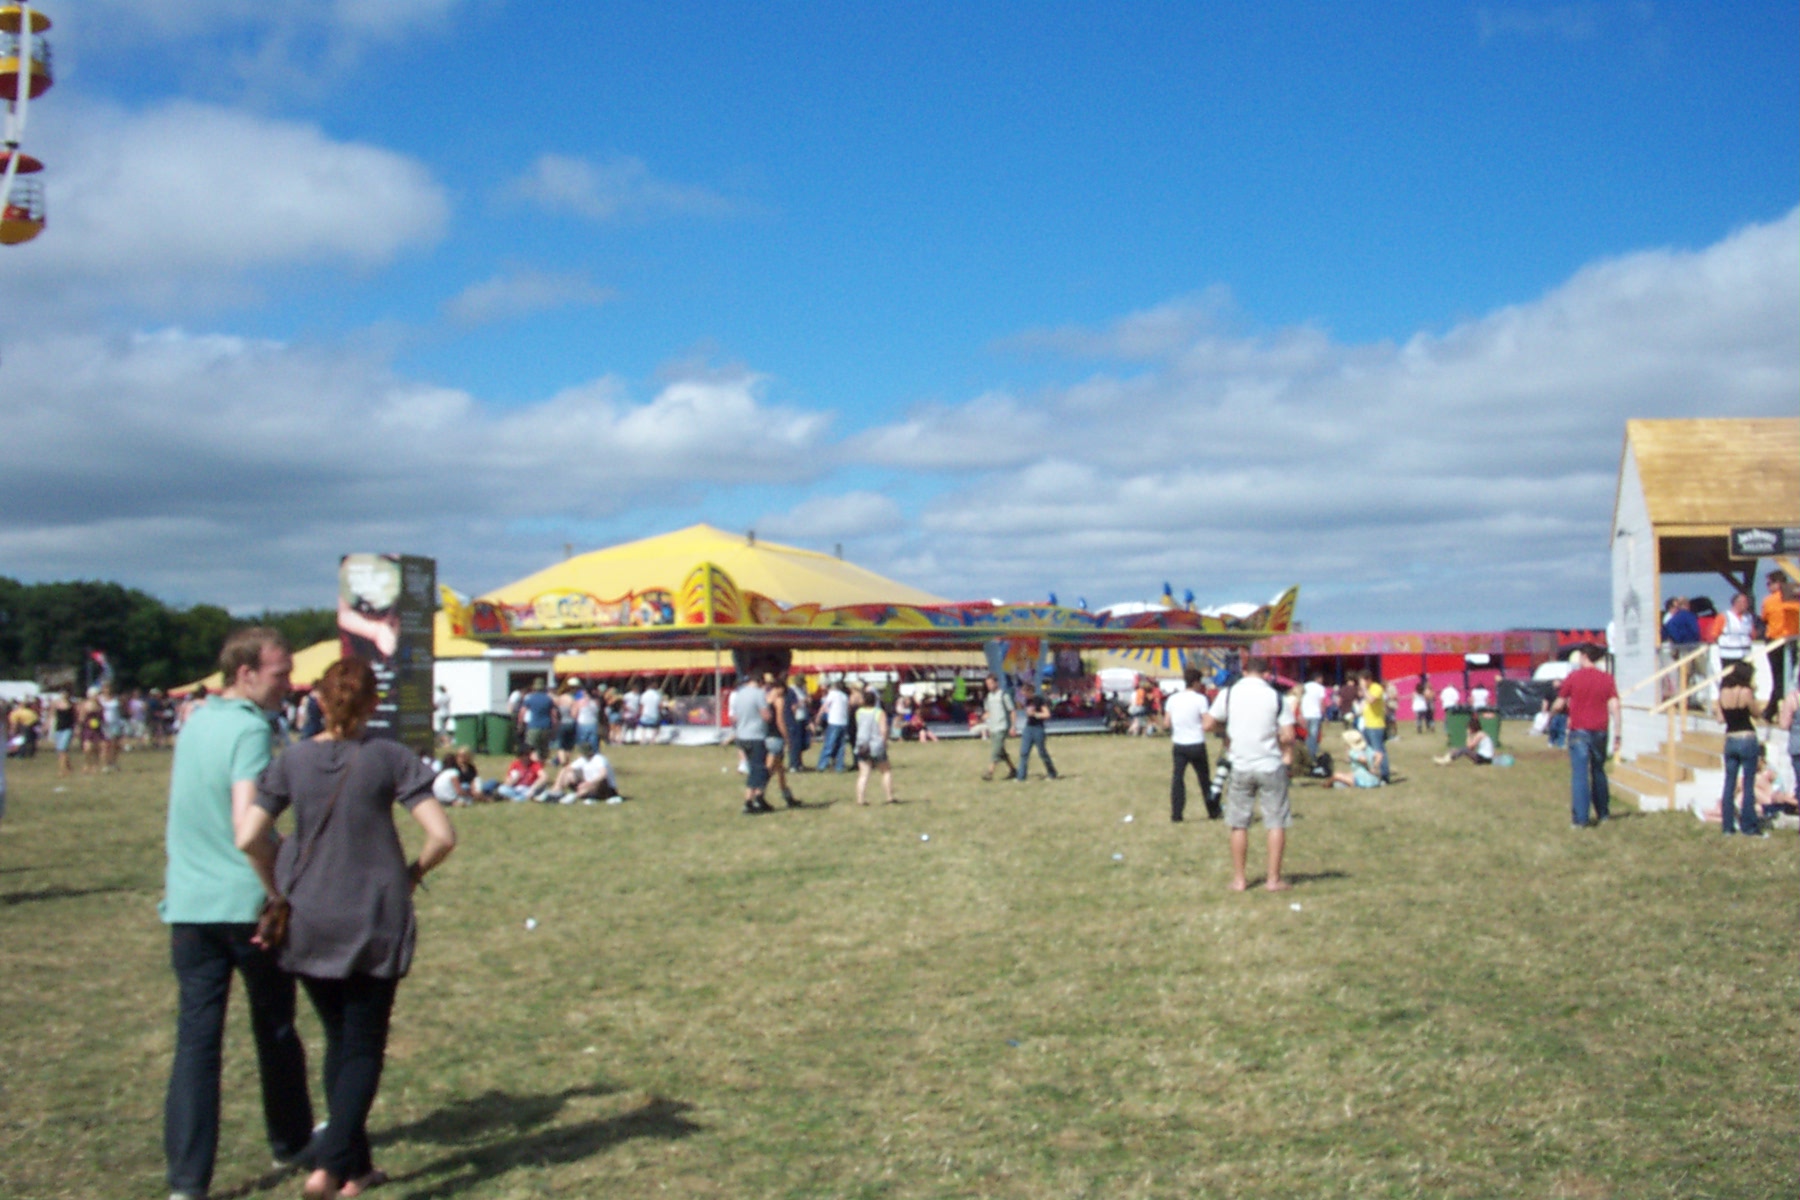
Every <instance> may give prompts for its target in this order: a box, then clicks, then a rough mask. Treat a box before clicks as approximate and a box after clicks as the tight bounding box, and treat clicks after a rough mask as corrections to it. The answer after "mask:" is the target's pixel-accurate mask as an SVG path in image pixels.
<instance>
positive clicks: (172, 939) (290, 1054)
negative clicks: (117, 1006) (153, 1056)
mask: <svg viewBox="0 0 1800 1200" xmlns="http://www.w3.org/2000/svg"><path fill="white" fill-rule="evenodd" d="M255 932H256V926H254V925H237V924H230V925H188V924H176V925H171V926H169V962H170V964H171V965H172V966H173V967H174V968H175V980H176V983H177V985H178V987H179V988H180V1009H179V1011H178V1014H177V1016H176V1019H175V1061H174V1063H173V1065H172V1066H171V1067H170V1070H169V1092H168V1096H167V1098H166V1099H165V1100H164V1102H163V1153H164V1155H165V1157H166V1158H167V1159H168V1166H169V1190H170V1191H175V1192H192V1193H193V1194H195V1195H197V1196H198V1195H204V1194H205V1193H206V1190H207V1189H208V1188H209V1187H211V1186H212V1175H213V1162H214V1159H215V1158H216V1156H217V1154H218V1148H219V1068H220V1066H221V1064H222V1063H223V1062H224V1057H225V1007H226V1002H227V1001H228V1000H229V999H230V998H231V973H232V972H233V971H234V970H235V971H236V972H237V973H238V974H239V975H241V976H243V979H244V992H245V994H246V995H247V996H248V997H249V1000H250V1032H251V1035H252V1036H253V1037H254V1038H255V1040H256V1062H257V1066H258V1067H259V1068H260V1070H261V1074H262V1102H263V1125H264V1128H265V1129H266V1130H267V1131H268V1135H269V1147H270V1149H272V1150H273V1151H274V1152H275V1156H276V1157H277V1158H283V1159H287V1158H293V1157H295V1156H296V1155H298V1154H299V1153H300V1152H301V1151H303V1150H305V1149H306V1143H307V1141H308V1140H309V1139H310V1138H311V1137H312V1123H313V1122H312V1101H311V1099H310V1098H308V1096H307V1094H306V1049H305V1047H304V1046H303V1045H301V1042H300V1033H299V1031H298V1030H296V1029H295V1028H294V978H293V976H291V975H288V974H285V973H284V972H283V971H282V970H281V968H279V967H277V966H276V965H275V958H274V956H273V955H271V954H268V953H266V952H264V951H263V950H261V949H259V948H258V947H256V946H253V945H251V944H250V936H251V935H252V934H253V933H255Z"/></svg>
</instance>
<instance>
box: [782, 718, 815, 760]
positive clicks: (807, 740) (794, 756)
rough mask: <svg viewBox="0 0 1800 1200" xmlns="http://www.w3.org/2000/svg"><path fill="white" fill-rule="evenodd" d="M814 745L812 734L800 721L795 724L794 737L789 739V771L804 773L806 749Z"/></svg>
mask: <svg viewBox="0 0 1800 1200" xmlns="http://www.w3.org/2000/svg"><path fill="white" fill-rule="evenodd" d="M810 745H812V732H811V731H810V730H809V729H807V727H806V726H805V725H803V724H801V723H799V722H798V721H796V722H795V723H794V736H793V737H791V738H789V739H788V744H787V761H788V770H790V771H804V770H805V769H806V757H805V756H806V748H807V747H808V746H810Z"/></svg>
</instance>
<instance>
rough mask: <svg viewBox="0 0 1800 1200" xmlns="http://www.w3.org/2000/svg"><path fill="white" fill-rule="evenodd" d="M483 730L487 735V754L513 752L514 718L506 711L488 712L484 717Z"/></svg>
mask: <svg viewBox="0 0 1800 1200" xmlns="http://www.w3.org/2000/svg"><path fill="white" fill-rule="evenodd" d="M481 727H482V732H483V733H485V734H486V735H487V737H486V738H485V739H484V740H485V748H484V750H483V753H485V754H511V753H512V729H513V723H512V718H511V717H509V716H507V715H506V714H505V713H488V714H486V715H485V716H484V717H483V718H482V722H481Z"/></svg>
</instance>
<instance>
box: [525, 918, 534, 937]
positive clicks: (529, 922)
mask: <svg viewBox="0 0 1800 1200" xmlns="http://www.w3.org/2000/svg"><path fill="white" fill-rule="evenodd" d="M536 928H537V918H536V917H526V918H525V932H526V933H530V932H531V931H532V930H534V929H536Z"/></svg>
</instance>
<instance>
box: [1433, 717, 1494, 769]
mask: <svg viewBox="0 0 1800 1200" xmlns="http://www.w3.org/2000/svg"><path fill="white" fill-rule="evenodd" d="M1459 758H1466V759H1468V760H1469V761H1470V762H1472V763H1474V764H1475V765H1476V766H1478V767H1487V766H1492V765H1493V762H1494V739H1493V737H1492V736H1491V735H1490V734H1489V733H1488V731H1487V730H1486V729H1483V728H1482V727H1481V722H1480V720H1474V721H1470V722H1469V734H1468V737H1466V738H1465V739H1464V740H1463V744H1462V745H1461V746H1459V747H1458V748H1457V749H1455V750H1452V751H1451V752H1450V753H1448V754H1440V755H1438V756H1437V757H1436V758H1434V759H1432V760H1431V761H1432V762H1434V763H1436V764H1437V765H1438V766H1440V767H1447V766H1449V765H1450V764H1451V763H1453V762H1455V761H1456V760H1457V759H1459Z"/></svg>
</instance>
